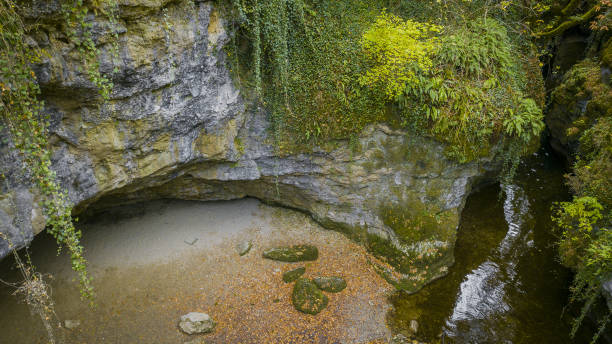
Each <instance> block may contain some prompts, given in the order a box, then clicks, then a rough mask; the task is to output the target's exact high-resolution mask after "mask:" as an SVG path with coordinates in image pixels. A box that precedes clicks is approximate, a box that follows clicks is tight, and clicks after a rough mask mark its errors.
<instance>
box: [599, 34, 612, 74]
mask: <svg viewBox="0 0 612 344" xmlns="http://www.w3.org/2000/svg"><path fill="white" fill-rule="evenodd" d="M601 62H603V63H604V64H606V65H607V66H608V67H610V68H612V38H610V39H608V41H607V42H606V43H605V44H604V46H603V49H602V50H601Z"/></svg>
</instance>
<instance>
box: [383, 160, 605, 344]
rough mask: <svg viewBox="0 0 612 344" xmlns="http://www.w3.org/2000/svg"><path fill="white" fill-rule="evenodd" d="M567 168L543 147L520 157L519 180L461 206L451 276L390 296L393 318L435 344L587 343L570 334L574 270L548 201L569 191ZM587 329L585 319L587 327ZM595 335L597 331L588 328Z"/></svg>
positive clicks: (494, 187) (395, 323)
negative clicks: (559, 242) (561, 255)
mask: <svg viewBox="0 0 612 344" xmlns="http://www.w3.org/2000/svg"><path fill="white" fill-rule="evenodd" d="M562 173H563V166H562V165H561V163H560V162H559V161H558V160H556V159H555V157H553V156H552V155H551V154H550V153H549V152H546V151H541V152H540V153H538V154H536V155H534V156H533V157H531V158H530V159H528V160H527V161H526V162H525V163H523V164H522V165H521V167H520V169H519V171H518V174H517V178H516V179H515V184H513V185H509V186H507V187H505V188H504V190H503V193H501V194H500V187H499V186H497V185H491V186H488V187H485V188H483V189H481V190H479V191H478V192H476V193H474V194H473V195H471V196H470V197H469V198H468V200H467V203H466V207H465V209H464V211H463V214H462V218H461V224H460V227H459V235H458V241H457V245H456V249H455V259H456V263H455V265H454V266H453V267H452V268H451V269H450V270H449V275H448V276H446V277H445V278H442V279H440V280H438V281H436V282H434V283H432V284H430V285H428V286H427V287H425V288H424V289H423V290H422V291H420V292H419V293H417V294H414V295H406V294H405V293H398V294H396V295H394V296H393V297H392V302H393V305H394V307H395V311H394V312H392V313H391V314H390V315H389V322H390V323H391V325H392V326H393V328H394V329H395V330H396V331H399V332H406V329H407V328H408V327H409V324H410V320H412V319H415V320H417V321H418V322H419V325H420V326H419V336H420V337H421V339H422V340H426V341H429V342H433V343H514V344H523V343H525V344H527V343H538V344H544V343H551V344H553V343H554V344H560V343H589V341H590V340H589V339H590V337H589V331H592V330H593V329H589V328H585V329H584V330H583V331H582V332H581V333H579V334H578V336H577V338H575V339H571V338H570V337H569V331H570V325H569V322H570V319H571V318H570V315H569V313H570V311H566V312H563V310H564V309H563V308H564V305H566V303H567V300H568V291H567V288H568V285H569V284H570V283H571V278H572V276H571V273H570V272H569V271H568V270H567V269H565V268H563V267H562V266H560V265H559V263H558V261H557V260H556V258H555V248H554V245H553V243H554V241H555V239H554V237H553V236H552V235H551V232H550V228H551V220H550V215H551V210H550V209H551V205H552V203H553V202H556V201H564V200H567V198H568V197H569V194H568V190H567V189H566V188H565V187H564V184H563V175H562ZM585 327H588V325H585ZM590 333H593V332H590Z"/></svg>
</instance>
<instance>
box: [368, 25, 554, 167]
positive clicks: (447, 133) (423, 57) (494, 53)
mask: <svg viewBox="0 0 612 344" xmlns="http://www.w3.org/2000/svg"><path fill="white" fill-rule="evenodd" d="M440 31H441V29H440V27H438V26H432V25H428V24H418V23H414V22H412V21H402V20H401V19H398V18H397V17H392V16H388V15H386V14H385V15H382V16H381V17H379V19H378V20H377V21H376V23H375V24H374V25H373V26H372V27H371V28H370V30H368V31H367V32H366V33H365V34H364V39H363V43H362V45H363V48H364V50H365V52H366V56H368V57H369V58H370V61H371V63H372V65H373V67H372V68H371V69H370V70H369V71H368V72H367V73H366V75H365V76H364V77H363V78H362V80H367V81H368V84H375V83H374V82H373V80H374V81H378V82H379V83H380V84H382V85H383V86H382V89H383V91H384V92H385V94H387V96H388V97H389V98H391V99H392V100H394V101H396V102H397V103H398V104H399V107H400V109H401V116H402V118H403V124H404V125H405V126H407V127H413V128H418V129H420V130H419V131H420V132H425V133H427V134H429V135H431V136H433V137H435V138H437V139H439V140H440V141H443V142H446V143H447V144H448V145H447V146H448V154H449V155H450V156H451V157H454V158H456V159H457V160H459V161H460V162H467V161H470V160H472V159H474V158H477V157H479V156H482V155H486V154H489V153H490V149H491V146H492V145H493V144H496V140H498V139H499V137H500V136H504V135H505V136H506V137H508V138H510V139H511V140H518V141H520V143H521V144H523V146H525V144H528V143H530V142H531V141H532V140H533V139H534V138H537V137H539V133H540V131H541V130H542V129H543V127H544V123H543V122H542V111H541V109H540V108H539V107H538V106H537V104H536V102H535V101H534V100H532V99H529V98H526V96H525V95H524V92H525V90H524V89H523V87H524V85H525V83H524V82H523V81H522V80H524V79H525V73H524V72H523V71H522V70H521V66H520V65H519V63H520V62H521V60H520V59H518V60H517V59H514V58H512V56H513V54H516V52H515V50H516V49H517V48H516V47H514V46H513V44H512V43H511V42H510V39H509V37H508V34H507V31H506V29H505V28H504V27H503V25H502V24H501V23H499V22H498V21H496V20H494V19H488V20H487V19H477V20H474V21H472V22H470V23H467V24H466V25H464V26H462V27H460V28H456V27H452V28H447V29H446V30H444V31H442V34H441V35H440V36H439V37H431V35H432V33H435V32H440ZM400 34H403V35H404V37H406V36H408V37H409V38H404V39H401V40H400V39H398V38H397V36H398V35H400ZM409 50H410V51H412V53H406V52H405V51H409ZM518 153H520V152H518Z"/></svg>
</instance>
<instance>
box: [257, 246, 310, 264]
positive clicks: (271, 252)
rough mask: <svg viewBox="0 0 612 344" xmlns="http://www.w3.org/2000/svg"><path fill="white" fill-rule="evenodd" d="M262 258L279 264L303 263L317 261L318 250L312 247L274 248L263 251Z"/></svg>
mask: <svg viewBox="0 0 612 344" xmlns="http://www.w3.org/2000/svg"><path fill="white" fill-rule="evenodd" d="M263 257H264V258H268V259H272V260H279V261H281V262H303V261H309V260H317V258H319V250H318V249H317V247H316V246H312V245H295V246H291V247H274V248H270V249H267V250H265V251H264V253H263Z"/></svg>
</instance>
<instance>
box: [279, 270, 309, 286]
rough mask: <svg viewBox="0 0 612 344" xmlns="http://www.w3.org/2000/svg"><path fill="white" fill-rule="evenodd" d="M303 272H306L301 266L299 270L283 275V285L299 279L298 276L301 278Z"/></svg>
mask: <svg viewBox="0 0 612 344" xmlns="http://www.w3.org/2000/svg"><path fill="white" fill-rule="evenodd" d="M305 272H306V268H305V267H303V266H302V267H301V268H297V269H293V270H290V271H287V272H285V273H284V274H283V282H285V283H290V282H293V281H295V280H296V279H298V278H300V276H302V275H303V274H304V273H305Z"/></svg>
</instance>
